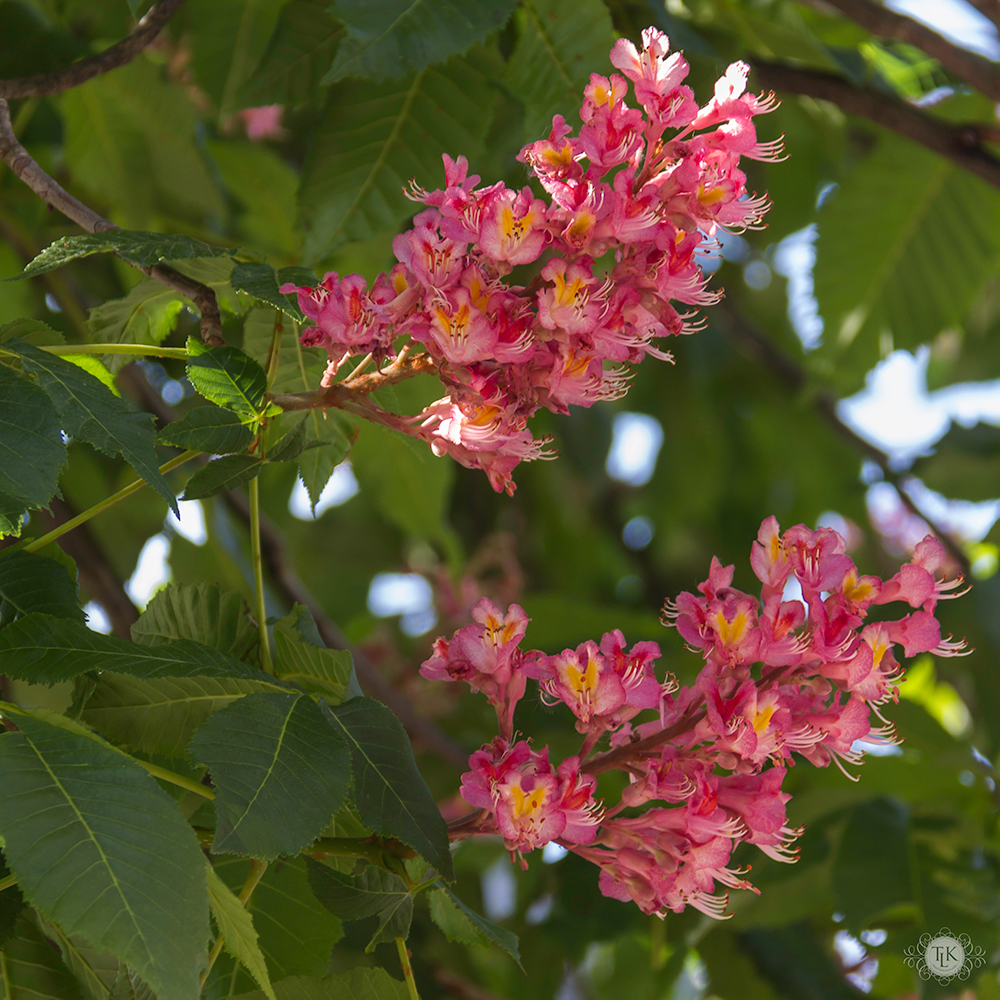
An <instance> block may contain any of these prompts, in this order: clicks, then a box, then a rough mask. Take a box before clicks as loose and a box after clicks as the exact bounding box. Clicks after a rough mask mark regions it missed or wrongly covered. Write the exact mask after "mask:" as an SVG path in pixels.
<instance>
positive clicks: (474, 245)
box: [281, 28, 780, 493]
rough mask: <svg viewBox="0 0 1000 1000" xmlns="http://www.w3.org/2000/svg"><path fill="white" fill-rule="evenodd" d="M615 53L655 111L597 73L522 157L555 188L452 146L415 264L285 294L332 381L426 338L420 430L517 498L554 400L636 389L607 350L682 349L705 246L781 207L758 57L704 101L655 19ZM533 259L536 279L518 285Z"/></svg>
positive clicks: (627, 355)
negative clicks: (754, 83) (662, 342)
mask: <svg viewBox="0 0 1000 1000" xmlns="http://www.w3.org/2000/svg"><path fill="white" fill-rule="evenodd" d="M611 62H612V63H613V64H614V66H615V67H616V68H618V69H619V70H621V72H622V73H624V74H625V77H628V79H629V80H631V81H632V85H633V90H634V93H635V98H636V100H637V101H638V103H639V104H640V105H641V110H640V109H639V108H630V107H629V106H628V105H627V104H626V103H625V97H626V96H627V93H628V82H627V81H626V79H625V77H622V76H619V75H618V74H613V75H612V76H611V77H610V78H608V77H604V76H599V75H597V74H594V75H592V76H591V81H590V84H589V85H588V86H587V88H586V90H585V91H584V100H583V106H582V108H581V109H580V116H581V119H582V121H583V125H582V127H581V128H580V133H579V136H578V137H577V138H573V137H572V136H571V135H570V131H571V130H570V127H569V126H568V125H567V124H566V122H565V121H564V119H563V118H562V116H560V115H557V116H556V117H555V118H554V119H553V123H552V131H551V132H550V134H549V137H548V138H547V139H543V140H540V141H538V142H535V143H533V144H531V145H529V146H526V147H525V148H524V149H523V150H522V151H521V154H520V156H519V159H521V160H522V161H523V162H525V163H526V164H528V166H529V167H530V169H531V171H532V173H533V174H534V176H535V178H536V179H537V180H538V182H539V183H540V184H541V187H542V188H543V189H544V191H545V193H546V194H547V195H548V201H545V200H543V199H541V198H538V197H536V195H535V194H534V193H533V191H532V189H531V188H530V187H525V188H523V189H522V190H521V191H512V190H510V189H508V188H507V187H506V186H505V185H504V184H503V183H502V182H501V183H497V184H493V185H492V186H489V187H477V185H478V184H479V178H478V177H475V176H472V177H469V176H468V163H467V161H466V159H465V157H462V156H460V157H459V158H458V160H457V161H456V160H452V159H451V158H450V157H448V156H445V157H444V163H445V188H444V190H436V191H431V192H427V191H424V190H422V189H420V188H418V187H416V186H413V188H412V193H411V197H413V198H414V199H415V200H417V201H420V202H422V203H423V204H425V205H426V206H428V207H427V209H426V210H425V211H423V212H420V213H419V214H418V215H417V216H416V218H415V219H414V226H413V229H411V230H410V231H409V232H407V233H405V234H403V235H401V236H398V237H396V239H395V240H394V242H393V250H394V251H395V254H396V258H397V259H398V261H399V263H398V264H397V265H396V266H395V267H394V268H393V269H392V271H391V272H390V273H389V274H388V275H386V274H383V275H380V276H379V277H378V279H377V280H376V281H375V284H374V285H373V286H372V287H371V288H370V289H369V288H368V287H367V283H366V281H365V279H364V278H363V277H361V276H360V275H357V274H352V275H348V276H347V277H345V278H343V279H341V278H339V277H338V275H337V274H336V273H335V272H331V273H329V274H327V275H326V276H325V277H324V279H323V281H322V283H321V284H320V285H319V286H318V287H317V288H306V287H296V286H294V285H284V286H282V289H281V291H282V292H291V291H295V292H297V293H298V301H299V306H300V308H301V309H302V311H303V313H305V315H306V316H308V317H309V318H310V319H311V320H312V321H313V322H314V323H315V326H311V327H309V328H308V329H306V330H304V331H303V334H302V342H303V343H304V344H306V345H308V346H322V347H325V348H326V349H327V351H328V353H329V357H330V364H329V367H328V369H327V373H326V376H325V377H324V385H328V384H330V383H331V382H332V380H333V378H334V376H335V374H336V372H337V369H338V367H339V366H340V365H341V364H342V362H343V361H344V360H345V358H347V357H348V356H350V355H353V354H359V353H365V352H371V353H372V354H373V355H374V356H375V357H376V359H378V360H380V361H381V360H382V359H384V358H387V357H388V356H389V355H390V354H392V352H393V342H394V340H395V339H396V338H397V337H399V336H401V335H408V336H409V337H410V338H412V340H414V341H417V342H419V343H420V344H422V345H423V346H424V348H425V349H426V352H427V354H428V355H429V356H430V358H431V359H432V360H433V362H434V365H435V366H436V368H437V371H438V373H439V375H440V377H441V380H442V382H443V383H444V384H445V386H446V387H447V390H448V394H447V395H446V396H445V397H443V398H442V399H440V400H438V401H437V402H435V403H433V404H431V405H430V406H428V407H427V408H426V409H425V410H424V412H423V413H421V414H420V415H419V416H418V417H417V418H415V419H414V421H413V422H412V423H411V424H410V426H409V428H408V429H409V433H411V434H413V435H414V436H416V437H419V438H422V439H423V440H425V441H427V442H428V443H429V444H430V446H431V448H432V449H433V451H434V453H435V454H437V455H443V454H450V455H451V456H452V457H454V458H455V459H457V460H458V461H459V462H461V463H462V464H463V465H466V466H469V467H471V468H481V469H484V470H485V471H486V473H487V475H488V476H489V479H490V482H491V484H492V485H493V487H494V489H496V490H498V491H499V490H506V491H507V492H508V493H513V491H514V484H513V480H512V479H511V472H512V470H513V469H514V467H515V466H516V465H517V464H518V463H519V462H521V461H524V460H530V459H536V458H544V457H549V453H548V452H546V451H545V448H544V442H540V441H538V440H535V439H534V438H533V437H532V435H531V432H530V431H529V430H528V429H527V421H528V418H529V417H531V415H532V414H533V413H535V412H536V411H537V410H538V408H539V407H546V408H548V409H549V410H552V411H554V412H556V413H566V412H568V407H569V406H571V405H577V406H592V405H593V404H594V403H595V402H597V401H598V400H601V399H615V398H617V397H619V396H621V395H623V394H624V393H625V391H626V389H627V381H628V375H627V373H626V372H625V371H624V370H622V369H620V368H611V369H607V370H606V369H605V366H604V363H605V362H606V361H610V362H613V363H615V364H621V363H630V364H636V363H638V362H640V361H642V359H643V358H644V357H645V356H646V355H647V354H652V355H653V356H654V357H658V358H662V359H664V360H670V355H669V354H667V353H666V352H664V351H663V350H661V349H660V348H658V347H656V346H654V341H656V340H657V338H660V337H664V336H668V335H676V334H681V333H690V332H692V331H693V330H695V329H696V328H697V324H695V323H692V320H693V317H694V313H693V312H678V311H677V309H676V308H675V307H674V306H673V305H672V304H671V302H678V303H683V304H685V305H692V306H697V305H705V304H710V303H712V302H715V301H717V300H718V298H719V295H720V293H719V292H708V291H706V290H705V284H706V280H707V279H706V278H705V276H704V275H703V273H702V271H701V268H700V266H699V264H698V259H697V256H696V254H697V253H698V252H699V251H701V252H702V253H704V251H705V250H706V248H707V247H709V248H710V247H711V246H713V245H714V242H713V239H712V238H713V237H714V234H715V232H716V229H717V227H719V226H724V227H730V226H732V227H747V226H753V225H755V224H756V223H758V222H759V220H760V218H761V217H762V216H763V214H764V212H765V211H766V209H767V207H768V204H767V201H766V199H765V198H757V197H747V195H746V177H745V175H744V174H743V173H742V172H741V171H740V170H739V168H738V164H739V160H740V157H741V156H748V157H751V158H755V159H775V158H777V156H778V155H779V154H780V141H779V142H773V143H763V144H762V143H758V142H757V137H756V132H755V129H754V125H753V121H752V119H753V117H754V116H755V115H758V114H761V113H764V112H767V111H770V110H772V109H773V108H774V106H775V102H774V100H773V95H771V96H770V97H767V98H764V99H760V98H756V97H753V96H751V95H748V94H745V93H744V90H745V88H746V79H747V74H748V73H749V67H748V66H747V65H746V64H745V63H734V64H733V65H732V66H730V67H729V69H728V70H727V71H726V75H725V76H724V77H723V78H722V79H720V80H719V82H718V83H717V84H716V88H715V97H714V98H713V99H712V100H711V101H710V102H709V103H708V104H707V105H705V107H702V108H699V106H698V104H697V103H696V102H695V100H694V96H693V94H692V92H691V90H690V88H688V87H686V86H684V85H683V84H682V81H683V79H684V78H685V77H686V75H687V73H688V64H687V62H685V60H684V58H683V56H682V55H681V54H680V53H675V54H673V55H668V41H667V39H666V38H665V37H664V35H662V34H661V33H660V32H659V31H657V30H656V29H654V28H649V29H647V30H646V31H644V32H643V48H642V50H641V51H638V50H637V49H636V48H635V46H634V45H633V44H632V43H631V42H629V41H627V40H625V39H621V40H619V41H618V42H616V43H615V47H614V49H613V50H612V52H611ZM668 130H671V134H669V135H668V134H667V132H668ZM543 255H547V260H545V262H544V264H543V266H541V268H540V273H539V268H538V262H539V261H540V259H541V258H542V257H543ZM532 264H534V265H535V272H536V276H535V277H534V279H533V280H531V281H530V282H529V283H528V284H527V285H526V286H524V285H519V284H512V283H510V282H508V281H507V280H505V279H506V277H507V276H508V275H509V274H510V273H511V271H512V269H513V268H515V267H518V266H521V265H532Z"/></svg>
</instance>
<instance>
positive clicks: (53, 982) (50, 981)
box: [0, 890, 84, 1000]
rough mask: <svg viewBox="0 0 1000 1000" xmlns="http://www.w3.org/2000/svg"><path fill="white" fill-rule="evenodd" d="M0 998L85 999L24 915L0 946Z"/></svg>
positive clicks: (53, 951) (20, 999)
mask: <svg viewBox="0 0 1000 1000" xmlns="http://www.w3.org/2000/svg"><path fill="white" fill-rule="evenodd" d="M8 891H9V890H8ZM0 1000H84V998H83V996H82V995H81V993H80V987H79V985H78V984H77V981H76V980H75V979H74V978H73V976H72V974H71V973H70V971H69V969H67V968H66V966H65V965H63V963H62V962H61V961H60V959H59V953H58V952H57V951H55V949H54V948H53V947H52V946H51V945H50V944H49V943H48V941H46V940H45V938H43V937H42V935H41V933H40V932H39V931H38V928H37V927H35V925H34V924H32V923H31V922H30V921H29V920H28V919H27V918H26V917H22V918H21V919H20V920H19V921H18V922H17V927H16V928H15V932H14V936H13V937H12V938H10V940H8V941H7V943H6V944H5V945H4V946H3V948H2V949H0Z"/></svg>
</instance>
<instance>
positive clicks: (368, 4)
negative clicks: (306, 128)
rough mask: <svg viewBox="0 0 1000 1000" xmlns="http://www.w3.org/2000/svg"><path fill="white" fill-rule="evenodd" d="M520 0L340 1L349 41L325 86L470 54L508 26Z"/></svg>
mask: <svg viewBox="0 0 1000 1000" xmlns="http://www.w3.org/2000/svg"><path fill="white" fill-rule="evenodd" d="M516 6H517V0H374V2H373V0H335V3H334V5H333V6H332V7H331V8H330V11H331V13H333V14H335V15H336V16H337V17H339V18H340V20H341V21H343V22H344V24H346V25H347V29H348V32H347V37H346V38H345V39H344V40H343V41H342V42H341V43H340V48H339V49H338V50H337V57H336V59H334V61H333V66H332V67H331V68H330V72H329V73H327V74H326V76H325V77H323V81H322V82H323V83H334V82H335V81H337V80H342V79H343V78H344V77H347V76H359V77H364V78H366V79H374V80H384V79H385V78H386V77H394V78H398V77H401V76H405V75H406V74H407V73H409V72H411V71H412V70H421V69H424V68H426V67H427V66H430V65H431V64H432V63H441V62H444V61H445V60H446V59H448V58H450V57H451V56H454V55H458V54H459V53H461V52H465V50H466V49H468V48H469V47H470V46H471V45H474V44H475V43H476V42H481V41H482V40H483V39H484V38H485V37H486V36H487V35H488V34H490V33H491V32H493V31H498V30H499V29H501V28H502V27H503V26H504V25H505V24H506V23H507V19H508V18H509V17H510V15H511V12H512V11H513V10H514V8H515V7H516Z"/></svg>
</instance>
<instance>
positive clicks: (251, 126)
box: [237, 104, 288, 142]
mask: <svg viewBox="0 0 1000 1000" xmlns="http://www.w3.org/2000/svg"><path fill="white" fill-rule="evenodd" d="M284 110H285V109H284V106H283V105H281V104H265V105H264V106H263V107H260V108H244V109H243V110H242V111H239V112H237V114H238V115H239V117H240V119H241V120H242V122H243V125H244V127H245V128H246V130H247V138H248V139H249V140H250V141H251V142H260V141H261V140H262V139H284V138H285V137H286V136H287V135H288V131H287V130H286V129H284V128H282V125H281V116H282V113H283V112H284Z"/></svg>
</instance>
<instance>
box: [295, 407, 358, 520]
mask: <svg viewBox="0 0 1000 1000" xmlns="http://www.w3.org/2000/svg"><path fill="white" fill-rule="evenodd" d="M324 417H325V419H324ZM309 423H310V424H312V430H313V433H315V434H319V435H321V436H320V437H317V438H315V439H314V440H316V441H321V442H322V443H323V445H324V447H320V448H310V449H309V450H308V451H304V452H303V453H302V455H301V457H300V458H299V475H300V476H301V477H302V483H303V485H304V486H305V488H306V492H307V493H308V494H309V502H310V504H311V505H312V510H313V513H314V514H315V512H316V504H318V503H319V498H320V497H321V496H322V495H323V490H324V489H326V484H327V483H328V482H329V481H330V477H331V476H332V475H333V470H334V469H336V468H337V466H338V465H340V463H341V462H342V461H343V460H344V459H345V458H346V457H347V453H348V452H349V451H350V450H351V438H350V436H349V432H348V430H347V428H346V427H345V424H346V423H347V421H346V420H344V419H343V418H342V417H341V415H340V414H338V413H326V414H322V415H321V414H318V413H317V412H316V411H315V410H311V411H310V414H309Z"/></svg>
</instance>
